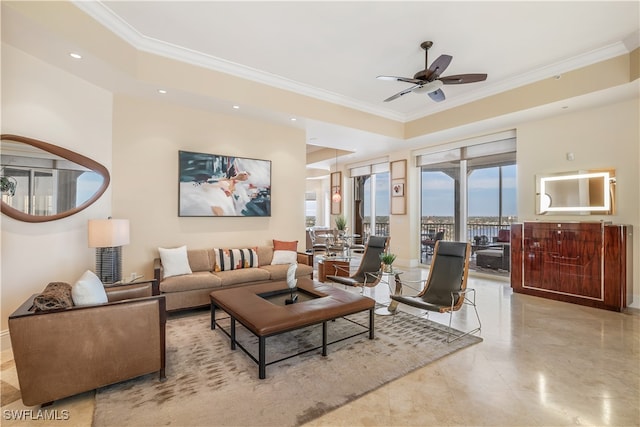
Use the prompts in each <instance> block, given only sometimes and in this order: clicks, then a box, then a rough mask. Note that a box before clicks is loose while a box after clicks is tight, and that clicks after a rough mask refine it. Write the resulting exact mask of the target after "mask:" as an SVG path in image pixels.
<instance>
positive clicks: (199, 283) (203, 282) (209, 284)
mask: <svg viewBox="0 0 640 427" xmlns="http://www.w3.org/2000/svg"><path fill="white" fill-rule="evenodd" d="M221 284H222V281H221V280H220V278H219V277H218V276H216V275H215V274H213V273H211V272H209V271H196V272H193V273H191V274H186V275H183V276H173V277H167V278H165V279H164V280H163V281H162V282H160V292H183V291H191V290H195V289H209V288H217V287H219V286H221Z"/></svg>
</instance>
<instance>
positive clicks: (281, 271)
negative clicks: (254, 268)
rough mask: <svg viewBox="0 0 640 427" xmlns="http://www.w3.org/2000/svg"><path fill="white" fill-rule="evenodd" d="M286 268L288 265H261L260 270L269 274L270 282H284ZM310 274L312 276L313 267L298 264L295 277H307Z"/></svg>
mask: <svg viewBox="0 0 640 427" xmlns="http://www.w3.org/2000/svg"><path fill="white" fill-rule="evenodd" d="M288 268H289V264H279V265H263V266H262V267H260V269H262V270H266V271H268V272H269V279H270V280H286V278H287V269H288ZM312 274H313V266H311V265H306V264H298V269H297V270H296V277H309V276H311V275H312Z"/></svg>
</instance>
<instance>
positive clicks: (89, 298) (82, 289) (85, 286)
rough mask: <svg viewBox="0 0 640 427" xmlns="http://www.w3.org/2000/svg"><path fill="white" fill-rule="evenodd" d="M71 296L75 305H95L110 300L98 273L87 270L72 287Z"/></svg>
mask: <svg viewBox="0 0 640 427" xmlns="http://www.w3.org/2000/svg"><path fill="white" fill-rule="evenodd" d="M71 297H72V298H73V303H74V304H75V305H94V304H104V303H106V302H108V301H109V300H108V298H107V292H106V291H105V290H104V285H103V284H102V282H101V281H100V279H99V278H98V276H96V274H95V273H94V272H93V271H91V270H87V271H85V272H84V274H83V275H82V276H80V278H79V279H78V280H77V281H76V283H74V284H73V286H72V287H71Z"/></svg>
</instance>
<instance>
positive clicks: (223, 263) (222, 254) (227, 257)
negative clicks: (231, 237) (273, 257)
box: [213, 248, 258, 271]
mask: <svg viewBox="0 0 640 427" xmlns="http://www.w3.org/2000/svg"><path fill="white" fill-rule="evenodd" d="M213 253H214V254H215V267H214V271H229V270H238V269H240V268H253V267H257V266H258V252H257V250H256V248H248V249H219V248H214V249H213Z"/></svg>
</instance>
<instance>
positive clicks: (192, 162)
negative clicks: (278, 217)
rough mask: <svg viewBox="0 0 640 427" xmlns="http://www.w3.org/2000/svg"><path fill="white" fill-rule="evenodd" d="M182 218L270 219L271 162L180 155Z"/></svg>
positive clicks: (180, 213)
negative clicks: (263, 217)
mask: <svg viewBox="0 0 640 427" xmlns="http://www.w3.org/2000/svg"><path fill="white" fill-rule="evenodd" d="M179 215H180V216H270V215H271V162H270V161H267V160H256V159H247V158H241V157H228V156H216V155H210V154H201V153H187V152H183V151H181V152H180V207H179Z"/></svg>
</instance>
